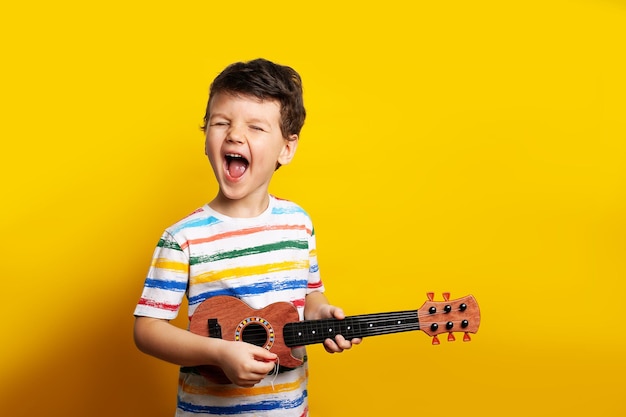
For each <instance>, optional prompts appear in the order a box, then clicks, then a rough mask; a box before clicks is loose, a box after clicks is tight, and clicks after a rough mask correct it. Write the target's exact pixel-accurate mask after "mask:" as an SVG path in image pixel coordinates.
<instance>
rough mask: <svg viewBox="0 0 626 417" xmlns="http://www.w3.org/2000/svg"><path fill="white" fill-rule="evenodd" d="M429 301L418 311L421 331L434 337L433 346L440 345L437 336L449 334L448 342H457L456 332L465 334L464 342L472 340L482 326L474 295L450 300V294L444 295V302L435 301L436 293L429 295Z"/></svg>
mask: <svg viewBox="0 0 626 417" xmlns="http://www.w3.org/2000/svg"><path fill="white" fill-rule="evenodd" d="M427 295H428V301H426V302H425V303H424V305H422V307H420V308H419V309H418V310H417V316H418V318H419V323H420V330H422V331H423V332H425V333H426V334H428V335H429V336H432V338H433V345H438V344H439V338H438V337H437V335H440V334H442V333H448V341H449V342H452V341H454V340H455V337H454V332H464V335H463V341H465V342H468V341H470V340H471V338H470V336H469V334H470V333H476V332H477V331H478V326H479V325H480V310H479V309H478V303H477V302H476V299H475V298H474V296H472V295H467V296H465V297H463V298H459V299H456V300H450V293H443V298H444V301H433V298H434V293H428V294H427Z"/></svg>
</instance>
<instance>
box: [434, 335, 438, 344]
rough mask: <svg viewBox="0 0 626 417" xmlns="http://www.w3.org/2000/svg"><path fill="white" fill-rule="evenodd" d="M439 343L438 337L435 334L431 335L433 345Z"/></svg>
mask: <svg viewBox="0 0 626 417" xmlns="http://www.w3.org/2000/svg"><path fill="white" fill-rule="evenodd" d="M438 344H439V338H438V337H437V336H433V345H438Z"/></svg>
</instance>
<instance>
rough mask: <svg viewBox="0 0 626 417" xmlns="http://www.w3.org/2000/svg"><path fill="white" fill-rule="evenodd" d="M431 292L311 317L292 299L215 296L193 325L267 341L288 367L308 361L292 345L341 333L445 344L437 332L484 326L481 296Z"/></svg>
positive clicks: (219, 375) (221, 378) (223, 335)
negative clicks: (383, 307) (302, 316)
mask: <svg viewBox="0 0 626 417" xmlns="http://www.w3.org/2000/svg"><path fill="white" fill-rule="evenodd" d="M427 295H428V301H426V302H425V303H424V304H423V305H422V307H420V308H419V309H418V310H409V311H398V312H392V313H378V314H363V315H358V316H349V317H346V318H345V319H343V320H337V319H321V320H305V321H300V320H299V316H298V312H297V310H296V308H295V307H294V306H293V305H292V304H291V303H288V302H279V303H274V304H270V305H269V306H267V307H265V308H262V309H258V310H257V309H253V308H251V307H249V306H248V305H247V304H246V303H244V302H243V301H241V300H239V299H238V298H235V297H231V296H215V297H211V298H208V299H206V300H205V301H204V302H202V303H201V304H200V305H199V306H198V308H197V309H196V311H195V312H194V314H193V316H192V317H191V321H190V324H189V330H190V331H191V332H192V333H195V334H198V335H201V336H208V337H217V338H220V339H224V340H229V341H238V342H247V343H251V344H253V345H256V346H261V347H263V348H265V349H267V350H270V351H272V352H274V353H275V354H276V355H278V361H279V364H280V366H281V367H286V368H297V367H298V366H300V365H302V363H303V358H302V357H300V358H298V357H296V356H293V354H292V348H296V347H300V346H305V345H310V344H314V343H323V342H324V340H326V339H328V338H331V339H332V338H334V337H335V336H336V335H342V336H343V337H345V338H346V339H348V340H350V339H354V338H362V337H370V336H376V335H382V334H391V333H399V332H407V331H412V330H422V331H423V332H424V333H426V334H428V335H429V336H431V337H432V343H433V344H434V345H438V344H439V343H440V342H439V338H438V337H437V336H438V335H439V334H443V333H447V334H448V341H454V340H455V337H454V332H463V333H464V336H463V340H464V341H469V340H471V339H470V336H469V334H470V333H476V332H477V331H478V326H479V325H480V311H479V309H478V303H477V302H476V299H474V297H473V296H472V295H468V296H465V297H463V298H459V299H456V300H450V293H443V297H444V301H433V298H434V294H433V293H428V294H427ZM196 369H197V370H198V372H199V373H200V374H202V375H204V376H205V377H207V378H209V379H211V380H212V381H214V382H217V383H229V382H230V381H229V380H228V378H226V375H224V373H223V372H222V371H221V369H220V368H218V367H216V366H209V365H203V366H198V367H196Z"/></svg>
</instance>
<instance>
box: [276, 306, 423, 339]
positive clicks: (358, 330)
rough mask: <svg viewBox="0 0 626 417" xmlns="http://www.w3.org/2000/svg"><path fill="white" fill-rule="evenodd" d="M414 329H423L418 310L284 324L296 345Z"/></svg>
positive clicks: (285, 330) (284, 335) (289, 337)
mask: <svg viewBox="0 0 626 417" xmlns="http://www.w3.org/2000/svg"><path fill="white" fill-rule="evenodd" d="M412 330H420V324H419V319H418V316H417V311H416V310H410V311H398V312H393V313H379V314H363V315H359V316H349V317H346V318H345V319H343V320H337V319H321V320H306V321H300V322H293V323H287V324H286V325H285V327H284V328H283V337H284V341H285V345H286V346H288V347H295V346H305V345H311V344H315V343H323V342H324V340H326V339H328V338H331V339H332V338H334V337H335V336H336V335H342V336H343V337H344V338H346V339H348V340H350V339H354V338H361V337H370V336H376V335H382V334H390V333H400V332H408V331H412Z"/></svg>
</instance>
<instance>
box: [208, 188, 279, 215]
mask: <svg viewBox="0 0 626 417" xmlns="http://www.w3.org/2000/svg"><path fill="white" fill-rule="evenodd" d="M251 197H252V196H249V197H247V198H243V199H240V200H231V199H229V198H227V197H225V196H224V195H223V194H221V193H218V194H217V196H216V197H215V198H214V199H213V200H212V201H211V202H210V203H209V207H211V208H212V209H213V210H215V211H217V212H218V213H220V214H223V215H225V216H228V217H233V218H252V217H257V216H260V215H261V214H262V213H263V212H264V211H265V210H267V207H268V206H269V201H270V196H269V194H264V195H263V196H261V197H260V198H251Z"/></svg>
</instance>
